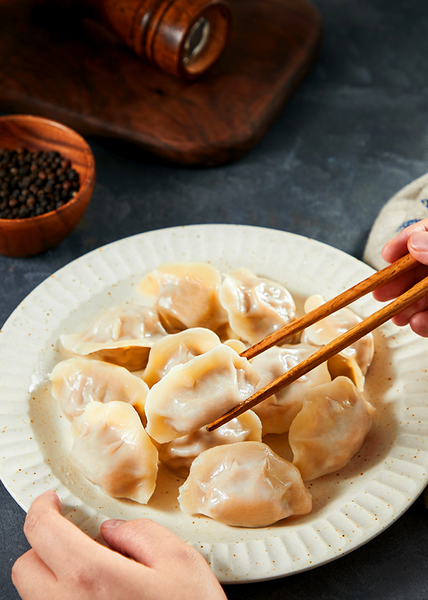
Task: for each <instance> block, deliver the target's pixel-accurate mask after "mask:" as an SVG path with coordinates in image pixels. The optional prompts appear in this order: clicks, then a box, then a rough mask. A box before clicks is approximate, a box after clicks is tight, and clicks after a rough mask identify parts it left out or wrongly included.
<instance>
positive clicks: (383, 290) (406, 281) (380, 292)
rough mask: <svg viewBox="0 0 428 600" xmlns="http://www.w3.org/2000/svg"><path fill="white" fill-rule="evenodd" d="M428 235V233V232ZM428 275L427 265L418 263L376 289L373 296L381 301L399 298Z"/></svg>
mask: <svg viewBox="0 0 428 600" xmlns="http://www.w3.org/2000/svg"><path fill="white" fill-rule="evenodd" d="M427 235H428V234H427ZM427 275H428V267H426V266H425V265H418V266H417V267H415V268H414V269H412V270H411V271H408V272H407V273H404V274H403V275H401V276H400V277H398V278H397V279H395V280H394V281H391V282H390V283H387V284H386V285H383V286H382V287H380V288H378V289H377V290H374V292H373V297H374V299H375V300H378V301H379V302H386V301H387V300H392V299H393V298H397V296H400V295H401V294H403V293H404V292H406V291H407V290H409V289H410V288H411V287H412V286H414V285H415V283H417V282H418V281H421V279H424V277H426V276H427Z"/></svg>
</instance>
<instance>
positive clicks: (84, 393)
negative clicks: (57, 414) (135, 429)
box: [49, 358, 149, 419]
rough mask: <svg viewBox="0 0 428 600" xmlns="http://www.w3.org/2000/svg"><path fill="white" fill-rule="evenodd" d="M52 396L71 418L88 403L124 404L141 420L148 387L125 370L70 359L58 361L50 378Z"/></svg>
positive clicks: (91, 361) (80, 359) (87, 360)
mask: <svg viewBox="0 0 428 600" xmlns="http://www.w3.org/2000/svg"><path fill="white" fill-rule="evenodd" d="M49 378H50V380H51V391H52V396H53V397H54V399H55V400H57V401H58V402H59V403H60V405H61V408H62V410H63V411H64V413H65V414H66V415H67V417H69V419H73V418H74V417H77V416H78V415H80V414H81V413H82V412H83V411H84V410H85V406H86V405H87V404H88V403H90V402H103V403H106V402H112V401H116V400H118V401H122V402H126V403H128V404H130V405H132V406H134V408H135V409H136V410H137V411H138V413H139V414H140V416H141V417H144V404H145V401H146V397H147V394H148V391H149V388H148V386H147V384H146V383H145V382H144V381H142V380H141V379H140V378H139V377H136V376H135V375H132V373H130V372H129V371H127V370H126V369H125V368H124V367H118V366H117V365H111V364H109V363H105V362H103V361H100V360H90V359H87V358H69V359H68V360H63V361H61V362H59V363H58V364H57V365H55V367H54V368H53V370H52V373H51V374H50V376H49Z"/></svg>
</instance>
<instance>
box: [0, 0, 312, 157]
mask: <svg viewBox="0 0 428 600" xmlns="http://www.w3.org/2000/svg"><path fill="white" fill-rule="evenodd" d="M230 4H231V7H232V11H233V31H232V35H231V37H230V39H229V41H228V44H227V47H226V49H225V51H224V53H223V54H222V56H221V58H220V59H219V61H218V62H217V63H216V64H215V65H214V67H213V68H212V69H211V71H210V72H209V73H207V74H206V75H205V76H204V77H203V78H202V79H199V80H198V81H196V82H191V83H189V82H185V81H182V80H179V79H176V78H174V77H173V76H170V75H167V74H165V73H162V72H161V71H159V70H157V69H156V68H154V67H151V66H150V65H148V64H145V63H144V62H143V61H142V60H141V59H139V58H138V57H136V56H134V55H133V54H132V52H131V51H130V50H129V49H128V48H127V47H125V46H123V45H122V44H121V43H120V42H118V41H117V40H116V38H115V37H114V36H113V35H112V34H110V33H109V32H108V31H107V30H106V29H105V28H104V27H103V26H102V25H99V24H97V23H95V22H93V21H90V20H88V19H87V20H80V19H78V18H77V17H76V18H75V17H73V15H72V14H70V13H67V12H66V11H64V10H63V9H61V8H59V7H58V6H57V5H56V4H50V3H47V4H46V3H41V4H39V3H36V2H35V0H0V110H1V111H2V112H6V113H31V114H38V115H44V116H46V117H49V118H52V119H56V120H58V121H60V122H62V123H64V124H67V125H69V126H71V127H73V128H74V129H76V130H77V131H79V132H80V133H81V134H82V135H84V136H92V135H96V136H107V137H110V138H118V139H123V140H127V141H130V142H133V143H135V144H138V145H140V146H142V147H143V148H145V149H146V150H148V151H150V152H153V153H155V154H157V155H159V156H162V157H166V158H168V159H170V160H173V161H175V162H179V163H182V164H187V165H206V166H214V165H217V164H221V163H225V162H229V161H232V160H234V159H237V158H239V157H240V156H242V155H244V154H245V153H246V152H248V151H249V150H250V149H251V148H252V147H254V145H255V144H256V143H257V142H258V141H259V140H260V139H261V138H262V136H263V135H264V134H265V132H266V130H267V129H268V127H269V125H270V124H271V123H272V122H273V120H274V119H275V117H276V116H277V114H278V112H279V111H280V109H281V108H282V106H283V105H284V103H285V102H286V101H287V100H288V99H289V98H290V97H291V95H292V94H293V92H294V91H295V90H296V88H297V86H298V85H299V83H300V82H301V81H302V78H303V77H304V75H305V74H306V73H307V72H308V70H309V68H310V67H311V65H312V64H313V62H314V60H315V58H316V56H317V52H318V49H319V47H320V42H321V38H322V24H321V18H320V15H319V13H318V11H317V10H316V9H315V7H314V6H313V5H312V4H311V3H310V2H308V1H307V0H230Z"/></svg>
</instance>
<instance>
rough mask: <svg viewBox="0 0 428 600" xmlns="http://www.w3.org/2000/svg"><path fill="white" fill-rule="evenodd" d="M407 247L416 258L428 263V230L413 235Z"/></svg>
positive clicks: (424, 263) (425, 263)
mask: <svg viewBox="0 0 428 600" xmlns="http://www.w3.org/2000/svg"><path fill="white" fill-rule="evenodd" d="M407 247H408V248H409V252H410V253H411V254H412V256H414V258H416V260H418V261H419V262H420V263H422V264H423V265H428V232H424V233H414V234H413V235H411V236H410V238H409V240H408V242H407Z"/></svg>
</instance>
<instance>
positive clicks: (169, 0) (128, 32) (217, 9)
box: [56, 0, 231, 80]
mask: <svg viewBox="0 0 428 600" xmlns="http://www.w3.org/2000/svg"><path fill="white" fill-rule="evenodd" d="M56 1H57V2H58V3H59V4H61V5H62V6H64V7H67V8H70V7H71V6H73V5H74V6H75V5H77V6H79V7H80V8H82V7H83V8H86V9H90V13H89V15H88V16H91V17H93V18H96V19H97V20H99V21H101V22H102V23H103V24H104V25H106V26H107V28H108V29H110V30H111V31H113V32H114V33H115V34H116V35H117V36H118V37H119V38H120V39H121V40H122V41H123V42H124V43H125V44H126V45H127V46H128V47H129V48H131V49H132V50H133V51H134V52H135V53H136V54H137V55H138V56H140V57H141V58H143V59H145V60H147V61H148V62H150V63H151V64H153V65H155V66H157V67H158V68H159V69H161V70H162V71H166V72H167V73H171V74H172V75H175V76H176V77H181V78H185V79H190V80H191V79H197V78H198V77H200V76H202V75H203V74H204V73H205V72H206V71H207V70H208V69H209V68H210V67H211V66H212V65H213V64H214V63H215V62H216V61H217V59H218V58H219V56H220V54H221V53H222V52H223V49H224V47H225V45H226V41H227V38H228V34H229V30H230V25H231V10H230V6H229V4H228V3H227V0H119V1H118V0H56Z"/></svg>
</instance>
